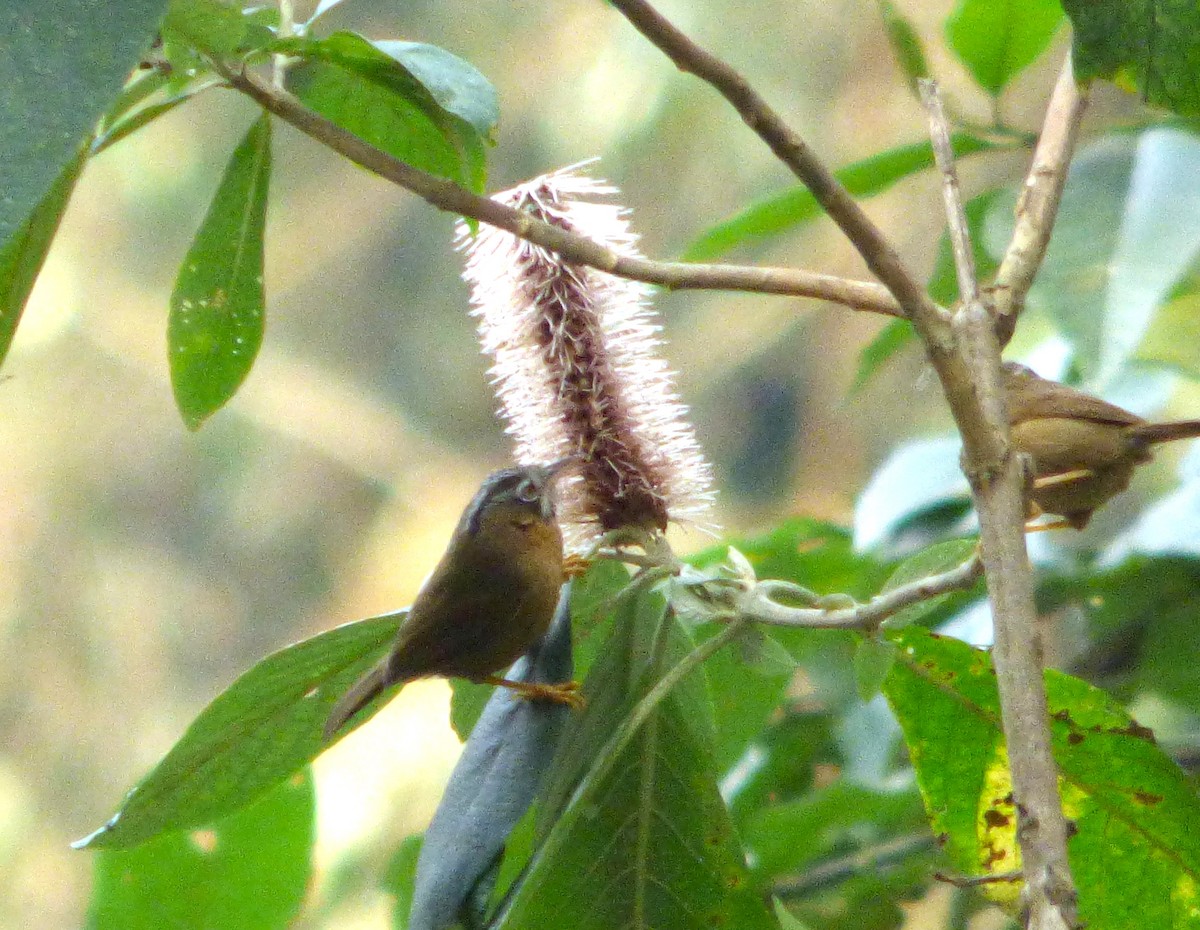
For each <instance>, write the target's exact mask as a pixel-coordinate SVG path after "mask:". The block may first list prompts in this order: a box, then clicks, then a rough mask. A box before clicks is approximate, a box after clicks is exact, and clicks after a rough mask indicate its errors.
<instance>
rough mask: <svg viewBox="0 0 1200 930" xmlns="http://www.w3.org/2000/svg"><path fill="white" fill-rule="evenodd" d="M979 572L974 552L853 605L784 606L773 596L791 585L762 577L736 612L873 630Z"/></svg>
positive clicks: (965, 584) (783, 622) (756, 618)
mask: <svg viewBox="0 0 1200 930" xmlns="http://www.w3.org/2000/svg"><path fill="white" fill-rule="evenodd" d="M982 572H983V563H982V562H981V561H980V559H979V556H978V555H972V556H971V558H969V559H967V561H965V562H963V563H962V564H961V565H958V566H955V567H954V568H952V569H950V570H949V571H945V572H942V573H941V574H939V575H930V576H929V577H927V578H920V579H918V580H916V581H914V582H911V583H909V584H906V585H901V586H900V587H898V588H893V589H892V590H891V591H885V592H884V593H883V594H878V595H876V596H875V597H873V598H871V599H870V600H869V601H867V602H866V603H865V604H856V605H854V606H853V607H839V608H833V609H829V608H822V607H788V606H785V605H784V604H780V603H779V602H778V601H777V600H775V598H776V597H778V596H780V595H785V594H788V593H789V592H790V590H791V589H793V588H794V587H795V586H794V585H790V584H788V583H787V582H782V581H771V580H764V581H760V582H758V583H757V584H756V585H754V586H753V587H751V588H750V589H749V590H748V591H746V592H745V594H744V596H742V597H741V598H739V599H738V600H737V607H738V609H739V612H740V613H739V615H740V616H741V617H742V618H744V619H746V620H750V621H752V622H754V623H766V624H771V625H773V626H800V627H808V628H810V629H823V630H873V629H876V628H878V626H879V624H881V623H882V622H883V621H884V620H886V619H887V618H888V617H891V616H893V615H894V614H897V613H899V612H900V611H902V610H904V608H906V607H911V606H912V605H913V604H918V603H920V602H921V601H927V600H929V599H930V598H931V597H937V596H938V595H939V594H946V593H948V592H950V591H963V590H966V589H967V588H969V587H971V585H973V584H974V583H975V582H976V580H977V579H978V578H979V576H980V575H981V574H982Z"/></svg>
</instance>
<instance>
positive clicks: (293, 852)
mask: <svg viewBox="0 0 1200 930" xmlns="http://www.w3.org/2000/svg"><path fill="white" fill-rule="evenodd" d="M315 810H316V798H315V796H314V792H313V784H312V778H311V777H310V776H309V774H308V773H307V772H304V773H300V774H297V775H296V776H295V777H294V778H291V779H289V780H288V781H286V782H284V783H283V784H281V785H279V786H278V787H277V788H276V789H275V790H274V791H271V792H270V793H268V794H267V795H266V796H264V797H263V798H262V799H260V800H259V801H257V802H256V803H254V804H253V805H251V806H250V807H247V808H245V809H244V810H241V811H238V812H237V813H236V814H232V815H230V816H229V817H226V818H224V819H222V820H218V821H217V822H215V823H213V824H210V825H207V826H205V827H204V828H202V829H197V830H192V831H189V832H186V833H183V832H180V833H172V834H170V835H168V836H163V837H160V838H159V839H156V840H154V841H153V842H150V843H146V844H144V845H142V846H139V847H138V848H137V849H131V850H120V849H101V850H98V851H97V852H96V854H95V855H96V870H95V876H96V877H95V887H94V889H93V891H92V902H91V906H90V908H89V912H88V924H87V926H88V930H163V928H170V927H187V928H188V930H272V928H278V930H284V928H286V927H290V926H291V925H292V921H293V919H294V918H295V916H296V913H297V912H298V911H299V909H300V905H301V903H302V902H303V900H304V895H305V892H306V890H307V888H308V881H309V877H310V875H311V871H312V844H313V838H314V836H313V833H314V829H313V827H314V824H313V815H314V813H315Z"/></svg>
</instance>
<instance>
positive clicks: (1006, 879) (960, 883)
mask: <svg viewBox="0 0 1200 930" xmlns="http://www.w3.org/2000/svg"><path fill="white" fill-rule="evenodd" d="M933 877H934V879H935V880H937V881H939V882H944V883H945V884H947V885H953V886H954V887H955V888H981V887H984V886H985V885H1000V884H1006V883H1010V882H1019V881H1022V880H1023V879H1024V878H1025V873H1024V872H1021V871H1016V872H995V873H993V874H991V875H951V874H950V873H949V872H934V873H933Z"/></svg>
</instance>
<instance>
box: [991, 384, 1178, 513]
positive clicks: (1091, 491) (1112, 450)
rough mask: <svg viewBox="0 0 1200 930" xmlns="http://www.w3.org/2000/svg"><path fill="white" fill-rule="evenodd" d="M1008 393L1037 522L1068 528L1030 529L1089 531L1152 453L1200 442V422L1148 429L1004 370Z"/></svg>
mask: <svg viewBox="0 0 1200 930" xmlns="http://www.w3.org/2000/svg"><path fill="white" fill-rule="evenodd" d="M1003 371H1004V393H1005V398H1006V399H1007V401H1008V419H1009V423H1010V425H1011V428H1012V438H1013V444H1014V446H1015V447H1016V449H1017V451H1019V452H1024V453H1027V454H1028V455H1029V456H1030V458H1032V459H1033V463H1034V479H1033V485H1032V488H1031V489H1030V492H1029V503H1030V507H1029V511H1030V516H1031V517H1036V516H1038V515H1039V514H1041V513H1050V514H1058V515H1059V516H1061V517H1062V520H1060V521H1055V522H1053V523H1047V524H1042V525H1039V526H1036V527H1031V529H1056V528H1058V527H1063V526H1072V527H1074V528H1075V529H1077V530H1081V529H1083V528H1084V527H1085V526H1087V523H1088V521H1089V520H1091V518H1092V513H1093V512H1094V511H1095V510H1096V508H1098V507H1101V506H1103V505H1104V504H1105V503H1107V502H1108V500H1109V498H1111V497H1113V496H1115V495H1117V494H1119V493H1121V492H1122V491H1124V490H1125V489H1126V488H1127V487H1128V486H1129V480H1130V478H1131V477H1132V476H1133V472H1134V469H1136V468H1137V466H1139V465H1143V464H1145V463H1146V462H1149V461H1150V459H1151V457H1152V456H1151V447H1152V446H1153V445H1155V444H1156V443H1160V442H1171V441H1172V440H1175V439H1191V438H1193V437H1195V436H1200V420H1179V421H1176V422H1173V423H1147V422H1146V421H1145V420H1143V419H1142V418H1141V417H1139V416H1137V415H1136V414H1133V413H1130V412H1129V411H1128V410H1123V409H1122V408H1120V407H1117V406H1116V405H1114V404H1110V403H1108V402H1107V401H1103V400H1100V399H1099V398H1098V397H1092V396H1091V395H1090V394H1085V393H1083V392H1082V391H1077V390H1075V389H1074V388H1070V387H1067V386H1066V385H1065V384H1059V383H1058V382H1057V381H1048V380H1047V379H1045V378H1042V377H1040V376H1038V375H1037V374H1035V373H1034V372H1032V371H1031V370H1030V369H1028V368H1026V367H1025V366H1024V365H1018V364H1016V363H1014V362H1005V363H1004V365H1003Z"/></svg>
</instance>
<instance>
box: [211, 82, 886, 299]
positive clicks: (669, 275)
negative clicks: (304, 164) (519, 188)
mask: <svg viewBox="0 0 1200 930" xmlns="http://www.w3.org/2000/svg"><path fill="white" fill-rule="evenodd" d="M222 74H223V76H224V77H225V79H226V80H227V81H228V82H229V84H230V85H231V86H232V87H233V88H234V89H235V90H238V91H241V92H242V93H244V94H246V95H247V96H248V97H250V98H252V99H253V100H255V101H256V102H257V103H259V104H260V105H261V106H262V107H263V108H264V109H266V110H269V111H270V112H271V113H274V114H275V115H276V116H278V117H279V118H280V119H282V120H284V121H285V122H287V123H290V124H291V125H292V126H294V127H295V128H296V129H299V130H300V131H301V132H303V133H304V134H305V135H308V136H310V137H312V138H313V139H316V140H317V141H318V142H320V143H322V144H323V145H325V146H327V147H329V148H330V149H332V150H333V151H335V152H337V153H338V154H340V155H344V156H345V157H346V158H348V159H350V160H351V161H352V162H354V163H355V164H357V165H359V166H361V167H363V168H366V169H367V170H368V171H371V172H373V173H374V174H377V175H379V176H380V177H381V178H384V179H385V180H387V181H391V182H392V183H393V184H396V185H398V186H400V187H403V188H404V189H405V190H408V191H411V192H412V193H414V194H416V195H417V196H418V197H420V198H422V199H423V200H425V201H426V202H428V203H429V204H431V205H432V206H434V207H437V208H438V209H439V210H445V211H447V212H450V213H454V214H456V215H459V216H466V217H471V218H472V219H476V220H479V221H480V222H483V223H487V224H489V225H491V226H497V227H499V228H500V229H504V230H507V231H508V232H510V233H512V234H513V235H515V236H518V237H520V238H522V239H526V240H528V241H530V242H533V243H534V244H536V245H540V246H543V247H545V248H548V249H553V250H554V251H555V252H558V253H559V254H560V255H562V256H563V257H564V258H566V259H568V260H570V261H572V262H577V263H578V264H581V265H588V266H590V267H593V268H598V269H600V270H601V271H605V272H608V273H609V274H612V275H616V276H617V277H620V278H629V279H631V280H634V281H643V282H645V283H646V284H657V285H660V286H662V287H666V288H669V289H672V290H732V291H744V292H749V293H760V294H781V295H785V296H791V297H812V298H815V299H818V300H827V301H830V302H832V303H839V304H842V305H844V306H847V307H851V308H853V309H855V310H866V311H868V312H871V313H881V314H885V315H887V316H902V313H901V311H900V305H899V304H898V303H897V302H896V300H895V299H894V298H893V297H892V296H891V294H890V293H888V291H887V289H886V288H884V287H882V286H880V285H879V284H875V283H874V282H869V281H852V280H848V279H846V278H839V277H836V276H834V275H827V274H817V273H815V272H810V271H801V270H798V269H790V268H755V267H750V266H743V265H700V264H689V263H686V262H659V261H652V260H650V259H646V258H639V257H635V256H630V255H621V254H619V253H617V252H614V251H613V250H612V249H609V248H606V247H605V246H602V245H600V244H599V243H597V242H593V241H592V240H590V239H587V238H585V237H583V236H579V235H576V234H574V233H570V232H567V231H566V230H564V229H560V228H559V227H557V226H552V225H550V224H548V223H543V222H540V221H538V220H535V219H534V218H533V217H531V216H529V215H528V214H526V213H523V212H522V211H520V210H515V209H513V208H512V207H508V206H505V205H504V204H500V203H497V202H496V201H494V200H491V199H490V198H488V197H481V196H479V195H478V194H473V193H471V192H470V191H468V190H466V189H464V188H462V187H459V186H458V185H457V184H455V183H454V182H452V181H448V180H445V179H443V178H439V177H437V176H436V175H432V174H429V173H428V172H425V171H421V170H419V169H417V168H414V167H412V166H411V165H408V164H405V163H404V162H402V161H400V160H399V159H397V158H394V157H393V156H391V155H389V154H387V153H386V152H383V151H381V150H379V149H377V148H375V147H374V146H373V145H370V144H369V143H367V142H364V141H363V140H362V139H360V138H358V136H356V135H354V134H353V133H350V132H348V131H347V130H345V129H343V128H342V127H341V126H338V125H337V124H336V123H334V122H332V121H331V120H328V119H326V118H325V117H323V116H321V115H320V114H319V113H314V112H313V111H312V110H309V109H308V108H307V107H305V106H304V105H303V104H302V103H301V102H300V101H299V100H297V99H296V98H295V97H293V96H292V95H291V94H289V93H287V92H286V91H283V90H280V89H279V88H277V87H274V86H272V85H271V84H269V83H268V82H266V81H263V80H262V79H261V78H259V77H258V76H256V75H254V74H251V73H249V72H234V71H230V70H227V69H226V70H224V71H222Z"/></svg>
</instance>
